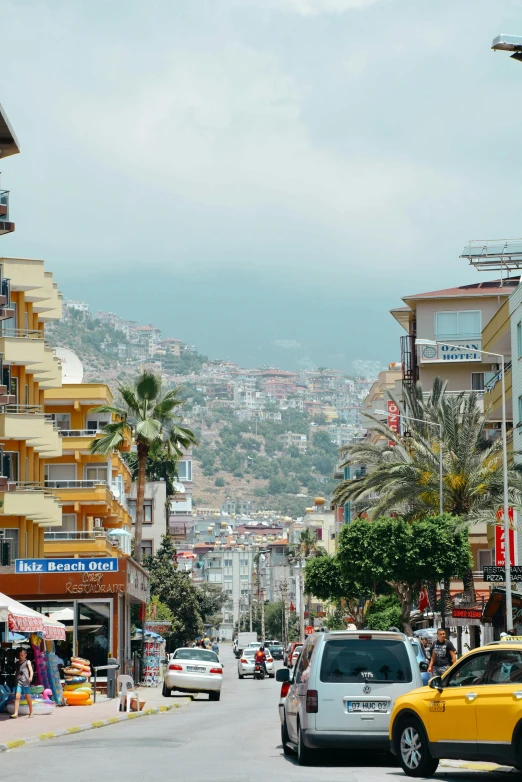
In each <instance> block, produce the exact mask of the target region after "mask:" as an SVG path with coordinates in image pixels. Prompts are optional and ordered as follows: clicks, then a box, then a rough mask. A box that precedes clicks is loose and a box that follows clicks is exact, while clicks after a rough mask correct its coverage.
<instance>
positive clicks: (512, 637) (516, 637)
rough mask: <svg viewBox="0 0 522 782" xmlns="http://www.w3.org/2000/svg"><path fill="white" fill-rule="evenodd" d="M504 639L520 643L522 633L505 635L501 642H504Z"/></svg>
mask: <svg viewBox="0 0 522 782" xmlns="http://www.w3.org/2000/svg"><path fill="white" fill-rule="evenodd" d="M504 641H518V642H519V643H520V642H522V635H503V636H502V638H501V639H500V643H504Z"/></svg>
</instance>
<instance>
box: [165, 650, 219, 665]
mask: <svg viewBox="0 0 522 782" xmlns="http://www.w3.org/2000/svg"><path fill="white" fill-rule="evenodd" d="M172 659H173V660H202V661H203V662H205V663H216V662H219V659H218V656H217V654H216V653H215V652H211V651H207V650H206V649H177V650H176V651H175V652H174V657H173V658H172Z"/></svg>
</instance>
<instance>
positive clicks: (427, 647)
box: [421, 635, 432, 660]
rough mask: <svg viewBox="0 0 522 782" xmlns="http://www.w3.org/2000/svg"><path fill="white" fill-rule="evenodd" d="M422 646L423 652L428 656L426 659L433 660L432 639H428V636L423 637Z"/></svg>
mask: <svg viewBox="0 0 522 782" xmlns="http://www.w3.org/2000/svg"><path fill="white" fill-rule="evenodd" d="M421 644H422V649H423V652H424V654H425V655H426V659H427V660H430V659H431V652H432V647H431V644H430V639H429V638H428V636H426V635H423V636H422V638H421Z"/></svg>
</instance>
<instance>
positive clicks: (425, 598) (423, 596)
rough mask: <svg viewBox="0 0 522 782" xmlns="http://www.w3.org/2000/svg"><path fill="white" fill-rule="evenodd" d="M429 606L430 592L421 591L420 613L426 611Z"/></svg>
mask: <svg viewBox="0 0 522 782" xmlns="http://www.w3.org/2000/svg"><path fill="white" fill-rule="evenodd" d="M429 604H430V601H429V600H428V590H427V589H421V591H420V594H419V611H424V609H425V608H427V607H428V606H429Z"/></svg>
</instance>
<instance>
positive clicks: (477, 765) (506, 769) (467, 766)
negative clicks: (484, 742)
mask: <svg viewBox="0 0 522 782" xmlns="http://www.w3.org/2000/svg"><path fill="white" fill-rule="evenodd" d="M440 765H441V766H442V767H443V768H459V769H464V770H466V771H496V772H497V773H499V772H501V773H503V774H512V773H518V772H516V770H515V769H514V768H513V767H512V766H498V765H497V764H496V763H481V762H478V761H477V762H476V761H464V760H463V761H460V760H442V761H441V763H440Z"/></svg>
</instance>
